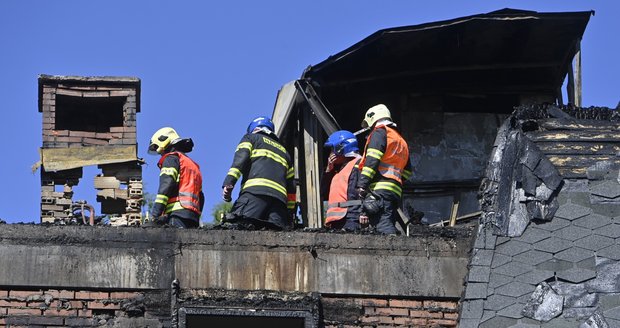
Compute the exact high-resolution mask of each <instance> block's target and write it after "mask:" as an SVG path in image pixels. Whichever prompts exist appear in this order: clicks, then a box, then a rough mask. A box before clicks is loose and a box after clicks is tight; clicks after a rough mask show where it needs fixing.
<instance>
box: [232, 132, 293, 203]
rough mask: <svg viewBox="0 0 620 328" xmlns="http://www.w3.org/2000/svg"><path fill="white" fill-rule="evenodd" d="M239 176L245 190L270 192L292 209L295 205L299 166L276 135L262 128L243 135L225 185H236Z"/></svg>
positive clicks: (262, 193)
mask: <svg viewBox="0 0 620 328" xmlns="http://www.w3.org/2000/svg"><path fill="white" fill-rule="evenodd" d="M239 178H242V181H241V192H249V193H251V194H255V195H265V196H270V197H273V198H276V199H278V200H280V201H282V202H283V203H284V204H286V205H287V208H289V209H293V208H294V207H295V204H296V203H295V199H296V195H295V185H294V178H295V168H294V167H293V164H292V161H291V158H290V156H289V155H288V153H287V151H286V149H285V148H284V146H282V145H281V144H280V142H279V141H278V139H277V138H276V137H275V136H274V135H272V134H269V135H267V134H264V133H262V132H258V133H249V134H246V135H244V136H243V138H242V139H241V141H240V142H239V144H238V146H237V149H236V150H235V156H234V158H233V163H232V165H231V167H230V169H229V170H228V174H226V177H225V178H224V182H223V183H222V186H226V185H232V186H234V185H235V184H236V183H237V180H238V179H239Z"/></svg>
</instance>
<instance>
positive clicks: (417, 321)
mask: <svg viewBox="0 0 620 328" xmlns="http://www.w3.org/2000/svg"><path fill="white" fill-rule="evenodd" d="M409 324H411V325H413V326H414V327H420V326H421V327H426V325H428V321H427V320H426V319H410V321H409Z"/></svg>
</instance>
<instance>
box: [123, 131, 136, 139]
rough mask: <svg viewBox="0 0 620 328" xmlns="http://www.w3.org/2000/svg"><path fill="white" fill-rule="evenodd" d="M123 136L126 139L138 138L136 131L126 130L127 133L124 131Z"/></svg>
mask: <svg viewBox="0 0 620 328" xmlns="http://www.w3.org/2000/svg"><path fill="white" fill-rule="evenodd" d="M123 138H125V139H135V138H136V133H135V132H125V133H123Z"/></svg>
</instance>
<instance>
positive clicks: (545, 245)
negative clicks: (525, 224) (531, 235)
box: [533, 237, 573, 253]
mask: <svg viewBox="0 0 620 328" xmlns="http://www.w3.org/2000/svg"><path fill="white" fill-rule="evenodd" d="M572 245H573V243H572V242H571V241H568V240H566V239H561V238H558V237H551V238H547V239H545V240H541V241H539V242H537V243H536V244H534V245H533V246H534V248H535V249H537V250H539V251H543V252H549V253H558V252H560V251H563V250H565V249H567V248H569V247H571V246H572Z"/></svg>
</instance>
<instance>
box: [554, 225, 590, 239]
mask: <svg viewBox="0 0 620 328" xmlns="http://www.w3.org/2000/svg"><path fill="white" fill-rule="evenodd" d="M591 234H592V229H586V228H582V227H577V226H574V225H570V226H568V227H565V228H562V229H560V230H558V231H555V232H553V235H554V236H556V237H560V238H562V239H566V240H570V241H575V240H577V239H581V238H583V237H586V236H589V235H591Z"/></svg>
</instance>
